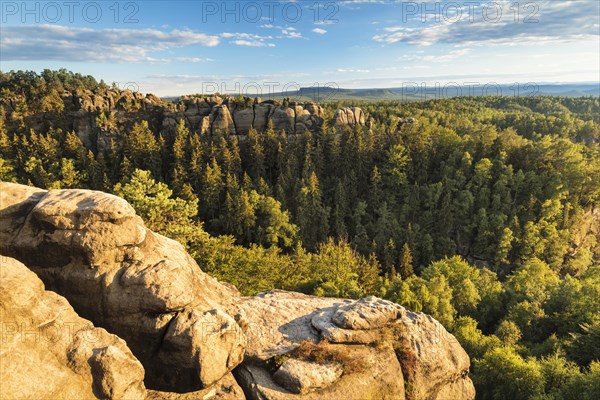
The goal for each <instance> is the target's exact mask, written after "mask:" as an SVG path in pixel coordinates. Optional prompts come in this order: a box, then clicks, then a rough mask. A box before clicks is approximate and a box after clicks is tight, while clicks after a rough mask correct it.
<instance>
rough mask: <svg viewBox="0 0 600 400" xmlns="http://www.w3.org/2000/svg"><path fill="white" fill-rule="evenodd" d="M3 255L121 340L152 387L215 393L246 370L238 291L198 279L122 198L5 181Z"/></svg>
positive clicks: (186, 260)
mask: <svg viewBox="0 0 600 400" xmlns="http://www.w3.org/2000/svg"><path fill="white" fill-rule="evenodd" d="M0 238H1V239H2V243H3V248H2V249H1V251H2V253H3V254H5V255H9V256H14V257H15V258H17V259H19V260H20V261H22V262H24V263H25V264H27V266H28V267H29V268H31V269H32V270H33V271H34V272H36V273H37V275H38V276H39V277H40V278H41V279H42V280H43V281H44V283H45V284H46V286H47V287H48V288H49V289H51V290H54V291H56V292H57V293H59V294H61V295H63V296H65V297H66V298H67V299H68V300H69V302H70V303H71V305H72V306H73V308H75V310H76V311H77V312H78V313H79V314H80V315H81V316H83V317H85V318H88V319H90V320H92V321H94V323H95V324H97V325H99V326H102V327H104V328H106V329H107V330H109V331H110V332H111V333H115V334H117V335H118V336H119V337H121V338H123V339H125V340H126V341H127V342H128V343H129V346H130V348H131V350H132V351H133V353H134V354H135V355H136V357H137V358H138V359H139V360H140V361H141V362H142V364H143V365H144V367H145V369H146V384H147V386H148V387H150V388H153V389H163V390H172V391H192V390H199V389H202V388H204V387H207V386H210V385H212V384H214V383H215V382H217V381H218V380H219V379H221V378H222V377H223V376H224V375H226V374H227V373H228V372H229V371H231V370H232V369H233V368H234V367H235V366H236V365H237V364H238V363H240V362H241V360H242V357H243V354H244V347H245V336H244V334H243V333H242V332H241V331H240V329H239V327H238V324H237V323H236V321H235V320H234V317H233V316H235V308H234V306H233V303H234V302H235V301H236V299H237V298H238V293H237V291H236V290H235V289H234V288H232V287H229V286H226V285H223V284H221V283H219V282H217V281H216V280H215V279H213V278H211V277H209V276H208V275H206V274H203V273H201V272H200V269H199V268H198V265H197V264H196V263H195V262H194V260H193V259H192V258H191V257H190V256H189V255H188V254H187V253H186V252H185V250H184V249H183V247H182V246H181V245H180V244H179V243H177V242H175V241H173V240H170V239H167V238H165V237H163V236H160V235H157V234H155V233H153V232H151V231H149V230H148V229H147V228H146V227H145V226H144V224H143V222H142V220H141V219H140V218H139V217H138V216H136V215H135V212H134V210H133V208H132V207H131V206H130V205H129V204H128V203H127V202H126V201H125V200H122V199H120V198H118V197H116V196H112V195H108V194H105V193H102V192H94V191H89V190H52V191H49V192H46V191H42V190H37V189H32V188H29V187H26V186H21V185H16V184H10V183H4V182H2V183H0Z"/></svg>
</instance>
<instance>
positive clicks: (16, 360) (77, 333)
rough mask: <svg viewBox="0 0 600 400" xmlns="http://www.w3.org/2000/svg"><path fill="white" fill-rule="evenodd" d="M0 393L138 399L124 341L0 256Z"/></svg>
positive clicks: (138, 383)
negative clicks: (79, 312) (83, 316)
mask: <svg viewBox="0 0 600 400" xmlns="http://www.w3.org/2000/svg"><path fill="white" fill-rule="evenodd" d="M0 326H1V327H2V351H1V352H0V366H1V367H0V382H1V383H0V398H2V399H92V398H99V399H127V400H130V399H144V398H146V389H145V388H144V383H143V379H144V369H143V367H142V365H141V364H140V362H139V361H138V360H137V359H136V358H135V357H134V356H133V354H132V353H131V351H130V350H129V348H127V346H126V344H125V342H124V341H123V340H122V339H120V338H118V337H117V336H115V335H112V334H110V333H108V332H107V331H105V330H104V329H102V328H95V327H94V325H93V324H92V323H91V322H90V321H87V320H85V319H83V318H81V317H79V316H78V315H77V314H76V313H75V311H74V310H73V308H72V307H71V306H70V305H69V303H68V302H67V300H65V299H64V298H63V297H61V296H59V295H58V294H56V293H54V292H50V291H46V290H44V284H43V283H42V281H41V280H40V279H39V278H38V277H37V276H36V275H35V274H34V273H33V272H31V271H30V270H29V269H27V267H25V266H24V265H23V264H21V263H20V262H18V261H16V260H14V259H12V258H8V257H4V256H3V257H0Z"/></svg>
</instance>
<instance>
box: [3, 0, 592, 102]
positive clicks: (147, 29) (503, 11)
mask: <svg viewBox="0 0 600 400" xmlns="http://www.w3.org/2000/svg"><path fill="white" fill-rule="evenodd" d="M1 12H2V15H1V26H0V34H1V35H0V44H1V54H0V63H1V65H0V69H2V71H8V70H12V69H15V70H16V69H32V70H36V71H41V70H43V69H44V68H51V69H57V68H67V69H69V70H72V71H75V72H80V73H83V74H91V75H94V76H95V77H96V78H98V79H104V80H105V81H106V82H107V83H110V82H117V84H119V85H121V86H124V85H127V84H128V83H129V82H131V83H130V84H129V86H132V87H135V88H138V89H139V90H141V91H143V92H152V93H156V94H158V95H162V96H165V95H179V94H186V93H200V92H211V91H214V90H215V87H216V88H217V89H218V90H219V91H220V92H227V91H231V92H233V91H237V92H239V91H247V92H252V91H254V90H258V91H262V92H268V91H271V90H275V91H279V90H281V89H282V88H284V87H286V88H288V89H292V90H293V89H295V88H297V87H298V86H315V85H319V86H337V87H343V88H367V87H377V88H382V87H400V86H402V85H403V84H407V83H417V84H421V83H428V84H431V85H433V84H434V83H435V82H440V83H442V84H443V83H447V82H466V83H468V84H471V83H478V84H481V85H483V84H486V83H491V82H496V83H513V82H519V83H526V82H536V83H542V82H584V81H585V82H590V81H594V82H597V81H598V80H599V79H600V41H599V39H600V2H598V1H596V0H578V1H556V0H552V1H522V2H517V1H514V0H510V1H508V0H497V1H493V2H492V1H476V0H465V1H441V2H408V1H380V0H370V1H369V0H357V1H336V2H333V1H314V0H310V1H295V2H292V1H251V0H248V1H113V0H111V1H96V2H88V1H81V2H79V1H75V2H72V3H66V2H63V1H60V0H59V1H55V2H28V3H26V4H25V5H24V4H23V2H21V1H15V2H11V1H2V3H1ZM254 87H256V89H254Z"/></svg>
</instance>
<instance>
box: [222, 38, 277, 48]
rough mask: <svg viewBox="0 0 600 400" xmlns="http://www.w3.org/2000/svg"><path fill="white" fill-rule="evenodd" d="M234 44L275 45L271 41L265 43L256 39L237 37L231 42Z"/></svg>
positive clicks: (252, 45)
mask: <svg viewBox="0 0 600 400" xmlns="http://www.w3.org/2000/svg"><path fill="white" fill-rule="evenodd" d="M231 43H232V44H235V45H236V46H248V47H275V45H274V44H273V43H265V42H261V41H258V40H244V39H238V40H234V41H232V42H231Z"/></svg>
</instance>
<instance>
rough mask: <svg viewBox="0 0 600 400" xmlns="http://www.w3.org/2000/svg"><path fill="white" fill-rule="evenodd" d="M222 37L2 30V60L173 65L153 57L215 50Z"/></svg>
mask: <svg viewBox="0 0 600 400" xmlns="http://www.w3.org/2000/svg"><path fill="white" fill-rule="evenodd" d="M219 42H220V40H219V37H218V36H214V35H207V34H204V33H198V32H193V31H189V30H177V29H175V30H171V31H161V30H157V29H109V28H105V29H91V28H80V27H66V26H61V25H20V26H2V27H0V45H1V46H2V59H3V60H4V61H8V60H57V61H67V60H68V61H88V62H133V63H136V62H169V61H170V60H169V59H157V58H154V57H152V56H151V54H152V53H155V52H160V51H164V50H170V49H175V48H180V47H186V46H193V45H197V46H206V47H214V46H217V45H218V44H219Z"/></svg>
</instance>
